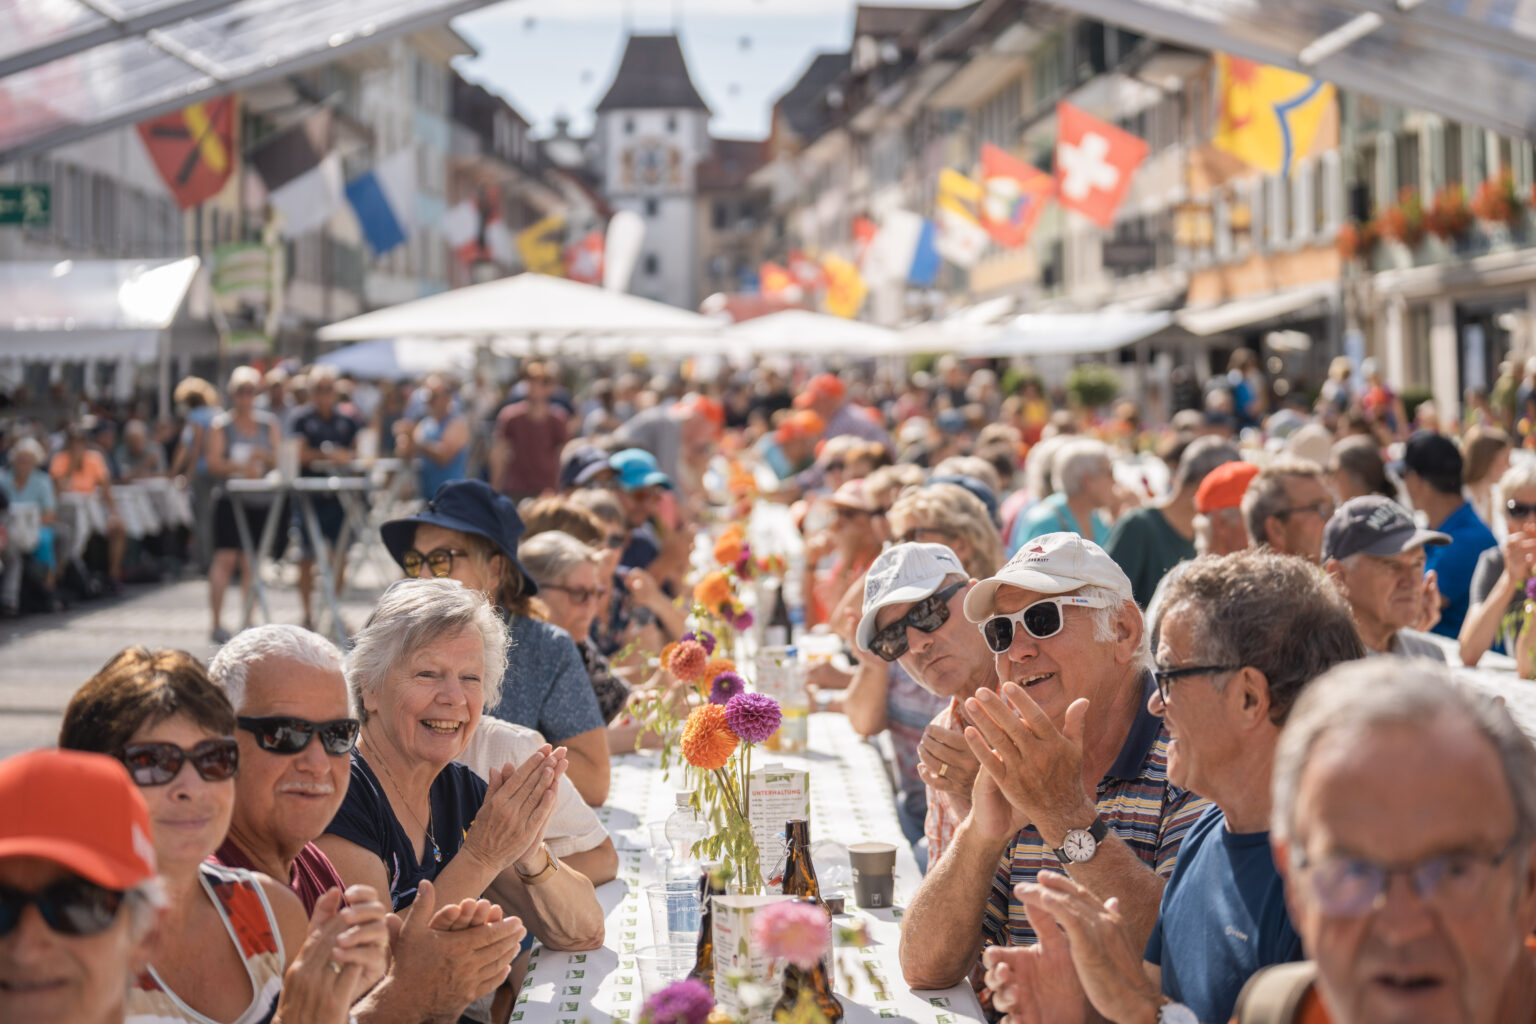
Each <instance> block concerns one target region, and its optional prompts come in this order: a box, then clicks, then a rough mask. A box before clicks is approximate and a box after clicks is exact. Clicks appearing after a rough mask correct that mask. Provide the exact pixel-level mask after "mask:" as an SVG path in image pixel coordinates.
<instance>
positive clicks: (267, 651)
mask: <svg viewBox="0 0 1536 1024" xmlns="http://www.w3.org/2000/svg"><path fill="white" fill-rule="evenodd" d="M268 660H273V661H278V660H281V661H292V662H297V663H298V664H300V665H308V666H310V667H311V668H318V669H322V670H325V671H333V672H336V673H338V674H340V675H342V676H343V678H345V671H344V666H345V660H344V659H343V657H342V653H341V650H340V649H339V648H338V647H337V646H336V645H335V644H333V643H331V642H330V641H329V640H327V639H326V638H325V637H323V636H321V635H320V634H319V633H315V632H311V631H310V630H307V629H304V628H303V627H301V626H292V625H286V624H281V623H272V624H269V625H266V626H256V627H254V628H252V629H246V630H241V631H240V632H239V633H236V634H235V635H234V636H233V637H232V638H230V640H229V642H228V643H226V644H225V645H224V646H223V647H221V648H219V653H218V654H216V655H214V656H213V660H212V661H211V662H209V663H208V678H209V679H212V680H213V683H214V685H215V686H217V687H219V688H220V689H222V690H223V691H224V696H226V697H228V698H229V703H230V705H231V706H233V707H234V709H235V714H239V713H240V712H241V711H242V710H243V705H244V704H245V687H246V679H247V677H248V675H249V673H250V671H251V668H252V667H253V666H255V665H260V664H261V663H262V662H264V661H268ZM352 705H353V700H352V692H351V690H350V689H349V690H348V691H347V711H348V713H349V714H350V713H352V712H353V711H355V710H356V708H354V707H353V706H352Z"/></svg>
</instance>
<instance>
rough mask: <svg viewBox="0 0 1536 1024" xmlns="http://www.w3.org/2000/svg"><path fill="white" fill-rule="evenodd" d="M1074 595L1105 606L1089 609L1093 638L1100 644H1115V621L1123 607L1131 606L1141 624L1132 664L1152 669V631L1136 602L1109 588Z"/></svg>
mask: <svg viewBox="0 0 1536 1024" xmlns="http://www.w3.org/2000/svg"><path fill="white" fill-rule="evenodd" d="M1072 593H1073V594H1074V595H1076V596H1078V597H1086V598H1088V599H1090V600H1092V601H1096V602H1099V603H1100V604H1102V605H1103V607H1100V608H1089V609H1088V612H1089V614H1091V615H1092V616H1093V638H1094V640H1096V641H1098V642H1099V643H1104V644H1108V643H1114V641H1115V619H1116V618H1118V617H1119V615H1120V609H1121V606H1122V605H1130V606H1131V608H1132V609H1134V610H1135V612H1136V620H1137V621H1138V622H1139V623H1141V638H1140V639H1139V640H1137V641H1136V657H1135V658H1134V659H1133V660H1132V664H1133V665H1134V666H1135V667H1136V668H1138V669H1142V670H1144V671H1150V670H1151V668H1152V631H1151V630H1150V629H1148V628H1147V622H1146V616H1144V615H1143V614H1142V611H1141V608H1140V607H1138V606H1137V604H1136V602H1134V601H1130V600H1127V599H1125V598H1123V597H1121V596H1120V595H1119V594H1117V593H1115V592H1114V591H1113V590H1110V589H1109V588H1108V587H1079V588H1078V589H1077V590H1074V591H1072Z"/></svg>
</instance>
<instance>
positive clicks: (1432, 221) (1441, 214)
mask: <svg viewBox="0 0 1536 1024" xmlns="http://www.w3.org/2000/svg"><path fill="white" fill-rule="evenodd" d="M1472 220H1473V217H1472V207H1471V206H1470V205H1469V204H1468V203H1467V190H1466V189H1465V188H1463V187H1461V186H1460V185H1447V186H1445V187H1444V188H1442V189H1441V190H1440V191H1438V192H1436V193H1435V202H1434V205H1433V206H1431V207H1430V208H1429V213H1428V214H1426V215H1425V217H1424V224H1425V227H1427V228H1428V229H1429V232H1430V234H1432V235H1434V236H1436V237H1437V238H1441V239H1444V240H1445V241H1447V242H1453V241H1458V240H1460V239H1462V238H1465V237H1466V236H1467V233H1468V232H1469V231H1471V230H1472Z"/></svg>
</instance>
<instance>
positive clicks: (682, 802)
mask: <svg viewBox="0 0 1536 1024" xmlns="http://www.w3.org/2000/svg"><path fill="white" fill-rule="evenodd" d="M692 799H693V790H691V789H685V790H683V792H681V793H679V794H677V806H679V807H688V806H690V805H689V803H688V801H690V800H692Z"/></svg>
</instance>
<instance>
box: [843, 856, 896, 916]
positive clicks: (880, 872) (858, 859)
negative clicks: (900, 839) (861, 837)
mask: <svg viewBox="0 0 1536 1024" xmlns="http://www.w3.org/2000/svg"><path fill="white" fill-rule="evenodd" d="M848 861H849V863H850V864H851V865H852V866H853V898H854V902H856V903H857V904H858V905H859V906H861V907H863V908H865V909H866V910H878V909H880V908H882V907H888V906H890V905H891V900H892V898H893V897H894V895H895V891H896V847H894V846H892V845H891V844H890V843H854V844H853V845H852V846H850V847H848Z"/></svg>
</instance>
